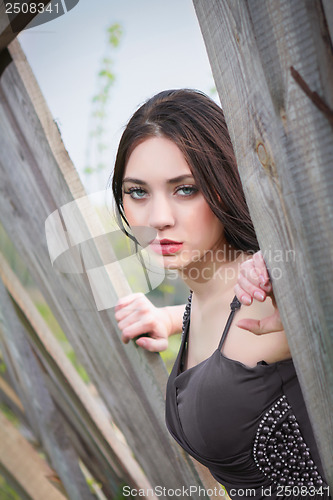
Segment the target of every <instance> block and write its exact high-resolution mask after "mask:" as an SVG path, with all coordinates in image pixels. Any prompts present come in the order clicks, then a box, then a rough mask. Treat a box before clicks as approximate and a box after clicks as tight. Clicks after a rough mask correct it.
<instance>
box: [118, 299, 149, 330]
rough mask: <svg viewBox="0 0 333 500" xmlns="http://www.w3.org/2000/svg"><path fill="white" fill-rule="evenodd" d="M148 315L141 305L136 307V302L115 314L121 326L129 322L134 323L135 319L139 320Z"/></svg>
mask: <svg viewBox="0 0 333 500" xmlns="http://www.w3.org/2000/svg"><path fill="white" fill-rule="evenodd" d="M146 315H147V312H146V311H145V310H143V309H142V308H140V307H136V306H135V305H134V304H133V305H130V306H127V307H125V308H124V309H121V310H120V311H117V312H116V313H115V315H114V317H115V318H116V320H117V322H118V326H119V328H123V327H125V326H126V325H127V324H129V323H132V322H134V321H138V320H140V319H141V318H143V317H144V316H146Z"/></svg>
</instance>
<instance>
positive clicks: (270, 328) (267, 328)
mask: <svg viewBox="0 0 333 500" xmlns="http://www.w3.org/2000/svg"><path fill="white" fill-rule="evenodd" d="M236 326H238V327H239V328H242V329H243V330H249V331H250V332H251V333H254V334H255V335H265V334H269V333H273V332H280V331H282V330H283V325H282V323H281V320H280V319H279V317H277V315H275V314H273V315H272V316H267V317H266V318H263V319H261V320H257V319H241V320H239V321H238V322H237V323H236Z"/></svg>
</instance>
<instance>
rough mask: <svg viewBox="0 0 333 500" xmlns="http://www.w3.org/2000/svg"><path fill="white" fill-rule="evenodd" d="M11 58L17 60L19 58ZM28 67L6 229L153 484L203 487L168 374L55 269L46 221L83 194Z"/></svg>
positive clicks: (10, 161) (84, 288) (3, 145)
mask: <svg viewBox="0 0 333 500" xmlns="http://www.w3.org/2000/svg"><path fill="white" fill-rule="evenodd" d="M11 55H12V57H14V58H15V54H13V52H12V51H11ZM26 64H27V63H26V62H25V61H24V60H23V59H22V56H19V62H18V64H17V66H16V65H15V64H11V65H9V66H8V67H7V68H6V70H5V71H4V72H3V75H2V78H1V85H0V100H1V105H0V128H1V130H0V175H1V178H2V191H1V194H2V196H1V202H0V213H1V218H2V220H3V224H4V226H5V228H6V231H7V233H8V234H9V236H10V238H11V239H12V241H13V242H14V243H15V246H16V247H17V249H18V251H19V253H20V254H21V255H22V257H24V260H25V262H26V263H27V265H28V267H29V269H30V271H31V273H32V275H33V277H34V279H35V281H36V282H37V283H38V285H39V286H40V289H41V290H42V293H43V295H44V296H45V298H46V300H47V302H48V304H49V305H50V307H51V309H52V311H53V313H54V315H55V316H56V318H57V319H58V322H59V324H60V325H61V327H62V328H63V330H64V331H65V333H66V335H67V337H68V339H69V341H70V343H71V344H72V346H73V348H74V349H75V351H76V353H77V355H78V358H79V360H80V362H81V363H82V365H83V366H84V367H85V369H86V370H87V372H88V373H89V376H90V377H91V379H92V381H93V383H94V385H95V386H96V387H97V389H98V391H99V394H100V395H101V397H102V398H103V400H104V402H105V404H106V406H107V408H108V409H109V411H110V413H111V415H112V417H113V419H114V420H115V422H116V424H117V425H118V426H119V428H120V429H121V431H122V432H123V433H124V435H125V437H126V439H127V441H128V443H129V445H130V447H131V448H132V450H133V452H134V454H135V457H136V459H137V460H138V462H139V463H140V465H141V467H142V468H143V469H144V471H145V473H146V474H147V477H148V479H149V481H150V483H151V484H152V485H153V486H154V485H159V486H165V487H167V488H168V487H169V488H177V487H183V486H185V487H186V486H187V485H192V486H193V485H196V484H199V485H200V484H201V485H202V482H201V481H200V479H199V475H198V472H197V471H196V469H195V468H194V466H193V465H192V462H191V460H189V458H188V457H185V454H184V453H183V452H182V451H180V450H179V447H178V446H177V445H176V444H175V443H174V442H173V440H172V438H171V437H170V436H169V434H168V432H167V430H166V427H165V424H164V386H165V381H166V370H165V368H164V366H163V364H162V362H161V360H160V358H159V356H158V355H157V354H152V353H146V352H143V351H142V350H140V349H138V348H136V346H135V344H130V345H127V346H124V345H123V343H122V342H121V340H120V334H119V331H118V330H117V326H116V321H115V320H114V316H113V313H112V311H110V310H107V311H102V312H97V310H96V306H95V304H94V301H93V299H92V295H91V291H90V289H89V286H88V285H87V283H86V281H85V280H84V279H83V278H82V275H74V274H71V275H69V274H68V275H60V274H58V273H57V272H56V271H55V270H54V269H53V268H52V266H51V263H50V260H49V257H48V251H47V247H46V241H45V235H44V222H45V220H46V218H47V217H48V215H49V214H50V213H52V212H53V211H54V210H56V209H57V208H58V207H60V206H62V205H64V204H66V203H68V202H70V201H72V199H73V192H74V191H75V192H82V191H81V189H82V188H80V183H79V181H78V178H77V174H76V173H75V171H74V169H73V167H72V165H71V163H70V160H69V159H68V157H67V156H66V152H65V150H64V148H63V145H62V144H61V141H60V139H59V134H58V131H57V130H56V127H55V125H54V124H51V122H50V120H49V118H48V117H49V113H48V112H45V109H44V107H45V106H44V103H43V100H42V99H40V94H39V92H36V89H35V87H34V85H35V84H34V82H31V81H30V82H29V83H27V85H25V84H26V81H25V84H23V83H22V80H21V78H20V76H22V77H23V78H26V79H27V80H29V75H28V77H27V71H26V68H27V66H26ZM17 67H19V70H18V69H17ZM27 89H29V90H28V92H29V93H27ZM32 96H34V97H33V98H34V99H35V100H34V102H33V103H32V102H31V97H32ZM35 107H36V110H37V111H38V115H36V113H35V109H34V108H35ZM45 117H46V118H45ZM48 127H50V128H49V131H50V136H48V137H47V139H46V138H45V129H46V128H48ZM55 151H56V153H55ZM55 154H56V155H57V157H58V158H59V159H60V158H62V160H63V159H64V158H66V160H65V161H62V160H60V164H64V165H65V168H64V170H63V171H62V170H60V169H59V167H58V164H57V162H56V161H55ZM70 178H74V188H73V187H68V186H72V184H71V181H70ZM17 179H19V182H17ZM78 186H79V188H78ZM147 443H149V447H147ZM205 484H212V483H210V482H206V483H205ZM213 484H216V483H213ZM198 497H199V494H195V493H193V495H192V498H198ZM201 498H202V494H201Z"/></svg>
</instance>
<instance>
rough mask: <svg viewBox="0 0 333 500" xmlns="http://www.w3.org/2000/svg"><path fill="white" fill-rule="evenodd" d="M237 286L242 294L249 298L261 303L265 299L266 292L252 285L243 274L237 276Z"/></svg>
mask: <svg viewBox="0 0 333 500" xmlns="http://www.w3.org/2000/svg"><path fill="white" fill-rule="evenodd" d="M238 285H239V286H240V288H241V289H242V290H244V292H245V293H246V294H247V295H248V296H250V297H253V298H255V299H256V300H259V301H260V302H263V301H264V300H265V299H266V296H267V295H266V292H265V291H264V290H262V289H261V288H259V286H255V285H253V284H252V283H251V282H250V281H249V280H248V279H247V278H246V277H245V276H244V275H243V274H240V275H239V276H238Z"/></svg>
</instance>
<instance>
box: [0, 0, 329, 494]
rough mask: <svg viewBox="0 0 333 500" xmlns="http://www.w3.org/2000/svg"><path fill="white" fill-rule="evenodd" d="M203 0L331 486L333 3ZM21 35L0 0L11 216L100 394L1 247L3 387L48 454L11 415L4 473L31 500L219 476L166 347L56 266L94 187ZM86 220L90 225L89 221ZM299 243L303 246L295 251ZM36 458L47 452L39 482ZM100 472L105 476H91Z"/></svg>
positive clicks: (4, 191)
mask: <svg viewBox="0 0 333 500" xmlns="http://www.w3.org/2000/svg"><path fill="white" fill-rule="evenodd" d="M194 4H195V8H196V11H197V15H198V19H199V22H200V25H201V28H202V31H203V35H204V39H205V42H206V45H207V50H208V54H209V57H210V60H211V65H212V69H213V73H214V77H215V81H216V85H217V88H218V91H219V94H220V97H221V102H222V106H223V109H224V111H225V114H226V119H227V123H228V126H229V130H230V133H231V137H232V140H233V144H234V147H235V152H236V156H237V160H238V164H239V169H240V173H241V177H242V181H243V185H244V188H245V192H246V196H247V199H248V202H249V206H250V211H251V215H252V217H253V220H254V223H255V227H256V231H257V233H258V236H259V241H260V244H261V247H262V249H263V251H264V252H265V257H266V260H267V263H268V265H269V267H270V270H271V272H272V273H273V271H275V270H276V272H281V277H280V276H278V275H277V276H274V275H273V280H274V290H275V292H276V296H277V300H278V304H279V308H280V310H281V314H282V318H283V322H284V324H285V326H286V330H287V334H288V338H289V343H290V346H291V350H292V354H293V357H294V360H295V365H296V369H297V372H298V375H299V378H300V382H301V385H302V388H303V391H304V396H305V399H306V403H307V405H308V408H309V413H310V417H311V419H312V422H313V425H314V430H315V434H316V438H317V440H318V444H319V448H320V451H321V455H322V458H323V464H324V467H325V469H326V475H327V478H328V481H329V483H330V484H331V486H333V485H332V481H333V478H332V471H333V467H332V465H333V463H332V460H333V459H332V449H333V446H332V434H333V432H332V431H333V427H332V426H333V424H332V419H331V418H330V417H331V414H332V409H333V400H332V398H333V395H332V391H331V390H330V388H331V387H332V382H333V370H332V362H333V346H332V320H333V317H332V296H333V293H332V292H333V290H332V283H333V280H332V272H333V266H332V260H333V255H332V250H331V244H332V218H333V215H332V200H331V199H330V196H329V195H330V188H331V187H332V184H333V178H332V158H333V155H332V153H333V151H332V149H333V140H332V139H333V137H332V108H333V93H332V85H333V79H332V74H331V73H332V68H333V65H332V38H331V34H330V31H329V29H330V28H331V29H332V22H331V17H330V16H331V15H332V10H331V8H330V4H329V2H328V1H326V0H323V1H322V2H320V1H319V0H314V1H312V2H310V1H307V0H293V2H290V1H289V0H267V1H266V0H265V1H261V0H259V1H257V0H248V1H240V0H230V1H227V0H209V1H205V0H195V1H194ZM1 9H2V10H1ZM21 22H22V21H21ZM22 27H23V24H22ZM14 38H15V36H14V35H11V33H10V29H9V26H8V22H7V25H6V21H5V20H4V18H3V3H2V4H0V50H1V49H2V52H0V178H1V188H0V189H1V191H0V194H1V198H0V218H1V222H2V224H3V226H4V228H5V230H6V232H7V234H8V236H9V238H10V239H11V241H12V242H13V243H14V245H15V248H16V250H17V252H18V253H19V254H20V256H21V257H22V259H23V260H24V262H25V263H26V265H27V267H28V269H29V271H30V273H31V275H32V277H33V279H34V281H35V283H36V284H37V285H38V287H39V289H40V291H41V293H42V294H43V296H44V298H45V300H46V301H47V303H48V305H49V306H50V308H51V309H52V312H53V314H54V315H55V317H56V319H57V321H58V323H59V325H60V326H61V328H62V329H63V331H64V332H65V333H66V336H67V338H68V340H69V342H70V343H71V345H72V346H73V348H74V350H75V352H76V354H77V356H78V359H79V361H80V362H81V364H82V365H83V366H84V368H85V369H86V371H87V373H88V375H89V377H90V380H91V381H92V383H93V385H94V387H95V389H96V391H97V395H98V397H96V396H94V395H93V394H92V393H91V391H90V389H89V387H87V386H86V385H85V384H84V383H83V382H82V380H81V379H80V377H79V376H78V375H77V373H76V371H75V370H74V369H73V367H72V365H71V364H70V363H69V362H68V360H67V358H66V356H65V355H64V353H63V351H62V349H61V348H60V347H59V345H58V343H57V342H56V341H55V339H54V336H53V334H52V332H51V331H50V329H49V327H48V326H47V325H46V324H45V322H44V321H43V320H42V318H41V316H40V314H39V313H38V311H37V310H36V308H35V307H34V305H33V304H32V302H31V300H30V298H29V297H28V295H27V293H26V291H25V290H24V288H23V287H22V285H21V284H20V283H19V281H18V280H17V278H16V277H15V276H14V275H13V273H12V271H11V270H10V268H9V266H8V264H7V263H6V261H5V260H4V259H3V257H1V260H0V264H1V265H0V268H1V278H2V282H3V285H2V286H1V287H0V295H1V311H2V313H1V318H0V348H1V352H2V355H3V358H4V360H5V363H6V366H7V372H6V374H5V375H3V376H2V377H1V378H0V398H1V401H4V402H6V403H7V404H8V405H9V406H10V407H11V408H12V409H13V411H15V413H16V414H17V415H19V416H20V418H21V420H22V421H23V422H26V423H27V426H28V427H29V428H30V429H31V430H32V433H33V436H34V438H35V440H36V443H39V445H40V446H41V447H42V450H43V452H44V453H45V454H46V456H47V458H48V461H49V465H46V463H45V462H43V461H42V460H41V457H40V456H39V455H38V453H37V452H36V449H35V447H33V446H32V445H31V444H29V442H28V440H27V439H26V438H24V437H23V436H20V435H18V431H17V429H15V428H13V426H12V425H10V423H9V422H8V421H7V420H4V417H2V416H1V419H2V422H1V423H2V424H3V425H1V431H0V443H1V444H0V471H2V472H3V473H4V474H5V475H6V477H7V478H8V479H9V480H10V481H11V482H12V483H13V484H15V487H16V488H17V489H18V490H19V491H20V493H21V496H22V498H33V499H36V500H37V499H38V500H41V499H43V500H44V498H59V499H60V498H66V496H67V497H68V498H71V499H86V498H87V499H90V498H98V496H99V497H100V498H110V499H111V498H116V496H117V494H118V493H119V488H121V485H122V484H128V485H130V486H132V487H134V488H137V489H139V488H144V489H147V488H150V487H151V488H153V487H155V486H157V485H159V486H161V487H165V488H172V489H176V488H183V487H185V488H186V487H190V486H205V487H206V488H208V487H214V486H216V483H215V482H213V481H212V480H210V479H208V476H207V475H206V474H204V473H203V472H202V469H201V468H200V467H199V466H198V465H194V464H193V462H192V461H191V459H189V458H188V457H187V456H186V455H185V454H184V453H183V452H182V451H181V450H180V449H179V447H178V446H177V445H176V444H175V443H174V442H173V440H172V439H171V438H170V437H169V435H168V433H167V431H166V428H165V425H164V388H165V382H166V370H165V368H164V366H163V363H162V362H161V359H160V357H159V355H157V354H151V353H147V352H145V351H143V350H140V349H137V348H136V347H135V344H133V343H131V344H129V345H127V346H124V345H123V344H122V342H121V341H120V336H119V331H118V330H117V326H116V322H115V320H114V317H113V314H112V311H110V310H106V311H101V312H98V311H97V310H96V307H95V304H94V301H93V298H92V295H91V290H90V288H89V285H88V283H87V281H86V280H85V279H84V276H83V275H79V274H76V275H75V274H66V275H64V274H59V273H57V272H56V271H55V270H54V269H53V268H52V265H51V262H50V259H49V255H48V249H47V244H46V239H45V231H44V223H45V220H46V218H47V217H48V216H49V215H50V213H52V212H54V211H55V210H57V209H58V208H59V207H61V206H62V205H64V204H66V203H69V202H71V201H72V200H73V199H77V198H79V197H82V196H84V195H85V193H84V191H83V188H82V185H81V183H80V181H79V178H78V176H77V173H76V171H75V169H74V167H73V165H72V164H71V162H70V159H69V157H68V155H67V153H66V151H65V149H64V146H63V144H62V142H61V138H60V135H59V131H58V129H57V127H56V125H55V123H54V122H53V120H52V117H51V115H50V113H49V111H48V108H47V106H46V104H45V102H44V100H43V97H42V95H41V93H40V90H39V88H38V86H37V84H36V82H35V80H34V77H33V75H32V73H31V70H30V68H29V65H28V64H27V61H26V59H25V57H24V54H23V53H22V51H21V49H20V47H19V44H18V43H17V42H16V41H15V40H14ZM9 42H11V43H10V44H9ZM8 44H9V45H8ZM6 47H7V48H6ZM79 217H80V214H79ZM81 222H82V224H86V226H87V230H91V229H92V225H93V224H94V222H93V221H91V220H89V221H84V220H82V221H81ZM289 250H293V251H295V253H294V254H288V255H294V256H295V258H294V259H290V260H287V259H286V255H287V253H286V252H288V251H289ZM276 251H281V252H282V256H284V257H285V258H282V259H276V253H274V252H276ZM279 255H281V254H279ZM107 278H108V279H110V281H111V283H112V286H113V289H114V295H115V296H119V295H120V294H124V293H128V292H130V289H129V287H128V285H127V283H126V280H124V278H123V276H122V273H121V269H118V270H117V271H115V274H114V275H112V276H108V277H107ZM274 278H275V279H274ZM278 278H279V279H278ZM17 440H19V441H18V442H19V445H20V452H19V453H17V452H16V451H15V450H16V449H17V448H14V447H12V445H11V443H14V442H17ZM27 463H29V464H31V465H32V464H37V465H36V467H38V474H37V475H36V476H35V477H34V480H32V478H31V472H30V469H28V468H27V466H26V464H27ZM50 467H51V468H50ZM90 476H91V477H92V478H94V480H95V481H97V482H98V483H100V484H101V485H102V489H99V488H97V487H96V485H95V486H94V484H95V483H94V482H91V484H92V488H93V491H92V488H89V487H88V485H87V478H88V479H89V477H90ZM45 492H46V493H45ZM102 495H104V497H103V496H102ZM166 496H167V495H166ZM151 498H153V496H152V497H151ZM190 498H193V499H196V498H199V494H198V492H196V493H195V492H194V491H193V493H192V495H191V496H190ZM200 498H203V495H202V494H201V495H200Z"/></svg>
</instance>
